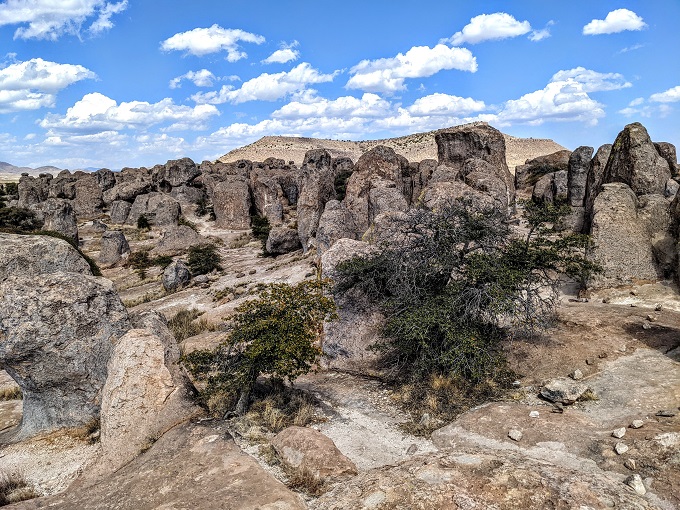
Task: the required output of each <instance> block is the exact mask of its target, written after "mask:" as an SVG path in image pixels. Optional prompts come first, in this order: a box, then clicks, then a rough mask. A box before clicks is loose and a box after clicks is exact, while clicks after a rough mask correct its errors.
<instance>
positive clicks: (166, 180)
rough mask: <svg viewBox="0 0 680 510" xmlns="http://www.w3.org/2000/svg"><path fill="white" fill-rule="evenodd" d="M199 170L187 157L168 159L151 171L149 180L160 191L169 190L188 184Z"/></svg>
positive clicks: (199, 173) (196, 175) (197, 174)
mask: <svg viewBox="0 0 680 510" xmlns="http://www.w3.org/2000/svg"><path fill="white" fill-rule="evenodd" d="M199 175H201V171H200V170H199V169H198V167H197V166H196V163H194V162H193V161H192V160H191V159H189V158H182V159H175V160H171V161H168V162H167V163H166V164H165V165H158V166H157V167H154V168H153V169H152V171H151V180H152V182H153V183H154V184H155V185H156V187H157V188H158V189H159V190H160V191H165V192H170V190H171V189H172V188H176V187H178V186H182V185H186V184H189V183H190V182H191V181H193V180H194V179H195V178H196V177H198V176H199Z"/></svg>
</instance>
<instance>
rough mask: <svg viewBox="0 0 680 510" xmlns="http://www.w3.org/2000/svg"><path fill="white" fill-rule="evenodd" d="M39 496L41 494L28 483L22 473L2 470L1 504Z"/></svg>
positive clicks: (0, 474) (0, 473)
mask: <svg viewBox="0 0 680 510" xmlns="http://www.w3.org/2000/svg"><path fill="white" fill-rule="evenodd" d="M39 497H40V494H38V493H37V492H36V490H35V489H33V488H32V487H31V486H30V485H29V484H28V482H27V481H26V479H25V478H24V476H23V475H22V474H21V473H7V472H5V471H0V506H6V505H11V504H12V503H19V502H20V501H27V500H29V499H34V498H39Z"/></svg>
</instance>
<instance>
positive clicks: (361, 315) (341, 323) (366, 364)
mask: <svg viewBox="0 0 680 510" xmlns="http://www.w3.org/2000/svg"><path fill="white" fill-rule="evenodd" d="M376 252H377V248H376V247H375V246H372V245H370V244H368V243H366V242H363V241H356V240H354V239H340V240H338V241H337V242H336V243H335V244H333V246H331V247H330V249H328V250H326V251H325V252H324V254H323V255H322V256H321V275H322V277H323V278H330V279H331V280H332V279H333V278H334V277H336V276H337V273H336V268H337V266H338V265H339V264H340V263H342V262H345V261H347V260H350V259H352V258H354V257H359V256H360V257H366V256H370V255H372V254H374V253H376ZM334 297H335V303H336V305H337V309H338V317H339V318H338V320H337V321H334V322H327V323H324V333H323V339H322V342H321V348H322V350H323V352H324V355H325V356H326V361H327V363H328V365H329V366H330V367H331V368H335V369H338V370H342V369H350V370H352V371H356V372H366V373H372V370H373V364H374V362H375V361H376V359H377V357H378V356H377V354H376V352H375V351H372V350H370V349H369V347H370V346H371V345H373V344H374V343H376V342H379V341H380V340H381V338H382V335H381V332H382V328H383V326H384V324H385V317H384V315H383V314H382V313H381V312H380V310H379V309H378V307H377V306H376V305H375V303H373V302H371V301H370V300H369V299H367V298H366V296H365V295H364V294H362V293H361V292H360V291H358V290H356V289H351V290H350V291H348V292H346V293H344V294H341V295H337V296H334Z"/></svg>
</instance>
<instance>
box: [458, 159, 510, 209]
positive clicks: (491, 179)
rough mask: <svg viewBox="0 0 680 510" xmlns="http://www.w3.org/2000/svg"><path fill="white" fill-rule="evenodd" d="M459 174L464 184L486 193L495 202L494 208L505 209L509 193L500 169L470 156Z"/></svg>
mask: <svg viewBox="0 0 680 510" xmlns="http://www.w3.org/2000/svg"><path fill="white" fill-rule="evenodd" d="M461 175H462V177H463V181H464V182H465V184H467V185H468V186H470V187H471V188H473V189H475V190H477V191H481V192H483V193H487V194H488V195H489V196H490V197H491V198H492V199H493V201H494V202H495V208H496V209H498V210H500V211H507V208H508V206H509V205H510V202H509V200H510V196H511V193H510V191H508V187H507V185H506V180H505V179H504V175H503V172H502V171H501V169H499V168H498V167H496V166H494V165H492V164H491V163H489V162H488V161H485V160H483V159H479V158H470V159H468V160H467V161H465V163H464V164H463V167H462V169H461Z"/></svg>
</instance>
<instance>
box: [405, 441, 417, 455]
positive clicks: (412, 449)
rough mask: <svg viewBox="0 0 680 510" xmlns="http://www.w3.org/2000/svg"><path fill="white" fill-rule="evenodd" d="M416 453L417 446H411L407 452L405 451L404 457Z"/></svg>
mask: <svg viewBox="0 0 680 510" xmlns="http://www.w3.org/2000/svg"><path fill="white" fill-rule="evenodd" d="M417 451H418V445H417V444H412V445H411V446H409V447H408V450H406V455H413V454H414V453H416V452H417Z"/></svg>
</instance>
